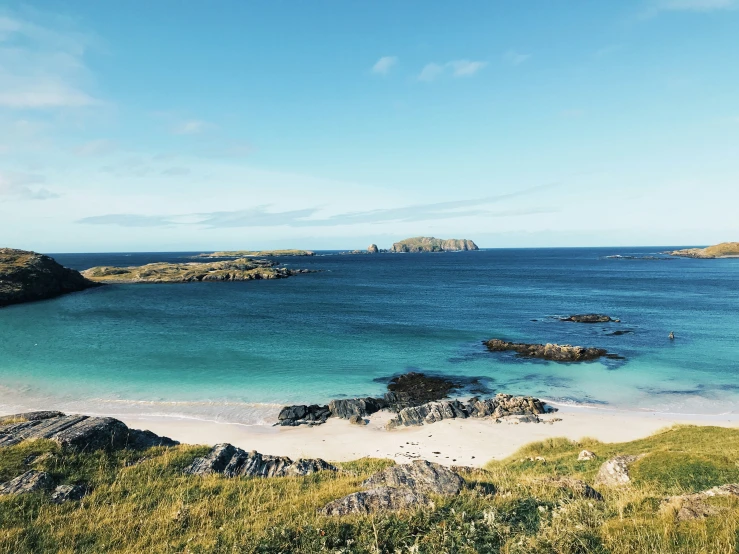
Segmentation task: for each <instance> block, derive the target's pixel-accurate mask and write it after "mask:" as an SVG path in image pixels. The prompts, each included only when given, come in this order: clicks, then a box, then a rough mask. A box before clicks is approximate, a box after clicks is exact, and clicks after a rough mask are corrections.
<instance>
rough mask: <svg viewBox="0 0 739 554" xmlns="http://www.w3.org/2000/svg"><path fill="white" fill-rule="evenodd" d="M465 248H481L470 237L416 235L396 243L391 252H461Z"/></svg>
mask: <svg viewBox="0 0 739 554" xmlns="http://www.w3.org/2000/svg"><path fill="white" fill-rule="evenodd" d="M463 250H479V248H478V247H477V245H476V244H475V243H474V242H472V241H471V240H469V239H437V238H434V237H414V238H410V239H405V240H401V241H400V242H396V243H394V244H393V246H392V248H391V249H390V252H459V251H463Z"/></svg>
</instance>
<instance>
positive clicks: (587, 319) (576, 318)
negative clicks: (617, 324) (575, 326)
mask: <svg viewBox="0 0 739 554" xmlns="http://www.w3.org/2000/svg"><path fill="white" fill-rule="evenodd" d="M559 320H560V321H572V322H574V323H609V322H611V321H617V320H615V319H613V318H611V317H610V316H607V315H603V314H578V315H571V316H569V317H561V318H559Z"/></svg>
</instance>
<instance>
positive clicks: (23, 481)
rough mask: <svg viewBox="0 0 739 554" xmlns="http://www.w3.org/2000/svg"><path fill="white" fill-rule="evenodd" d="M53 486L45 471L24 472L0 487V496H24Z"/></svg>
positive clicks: (49, 476)
mask: <svg viewBox="0 0 739 554" xmlns="http://www.w3.org/2000/svg"><path fill="white" fill-rule="evenodd" d="M53 485H54V480H53V479H52V478H51V475H49V474H48V473H46V472H45V471H36V470H34V469H32V470H31V471H26V472H25V473H24V474H23V475H19V476H18V477H16V478H15V479H11V480H10V481H8V482H7V483H3V484H1V485H0V494H25V493H29V492H36V491H44V490H49V489H50V488H51V487H52V486H53Z"/></svg>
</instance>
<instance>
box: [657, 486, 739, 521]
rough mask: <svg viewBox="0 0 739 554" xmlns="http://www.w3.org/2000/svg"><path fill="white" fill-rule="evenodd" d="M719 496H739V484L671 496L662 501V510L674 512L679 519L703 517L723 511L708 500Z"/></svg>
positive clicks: (688, 519)
mask: <svg viewBox="0 0 739 554" xmlns="http://www.w3.org/2000/svg"><path fill="white" fill-rule="evenodd" d="M717 496H734V497H739V484H737V483H733V484H728V485H721V486H718V487H713V488H712V489H709V490H707V491H703V492H699V493H696V494H683V495H680V496H671V497H669V498H666V499H665V500H664V501H663V502H662V506H661V510H662V511H663V512H668V513H672V514H674V517H675V519H676V520H677V521H690V520H695V519H703V518H706V517H708V516H711V515H714V514H717V513H719V512H720V511H721V510H720V508H718V507H716V506H713V505H711V504H709V503H708V502H706V500H707V499H709V498H713V497H717Z"/></svg>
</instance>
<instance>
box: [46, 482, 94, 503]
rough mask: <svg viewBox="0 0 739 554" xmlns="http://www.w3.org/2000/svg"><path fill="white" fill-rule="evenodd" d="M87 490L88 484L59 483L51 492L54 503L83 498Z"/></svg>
mask: <svg viewBox="0 0 739 554" xmlns="http://www.w3.org/2000/svg"><path fill="white" fill-rule="evenodd" d="M87 492H88V489H87V486H86V485H80V484H77V485H59V486H58V487H57V488H56V489H54V492H53V493H52V494H51V501H52V502H53V503H54V504H64V503H65V502H70V501H76V500H82V498H83V497H84V496H85V495H86V494H87Z"/></svg>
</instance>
